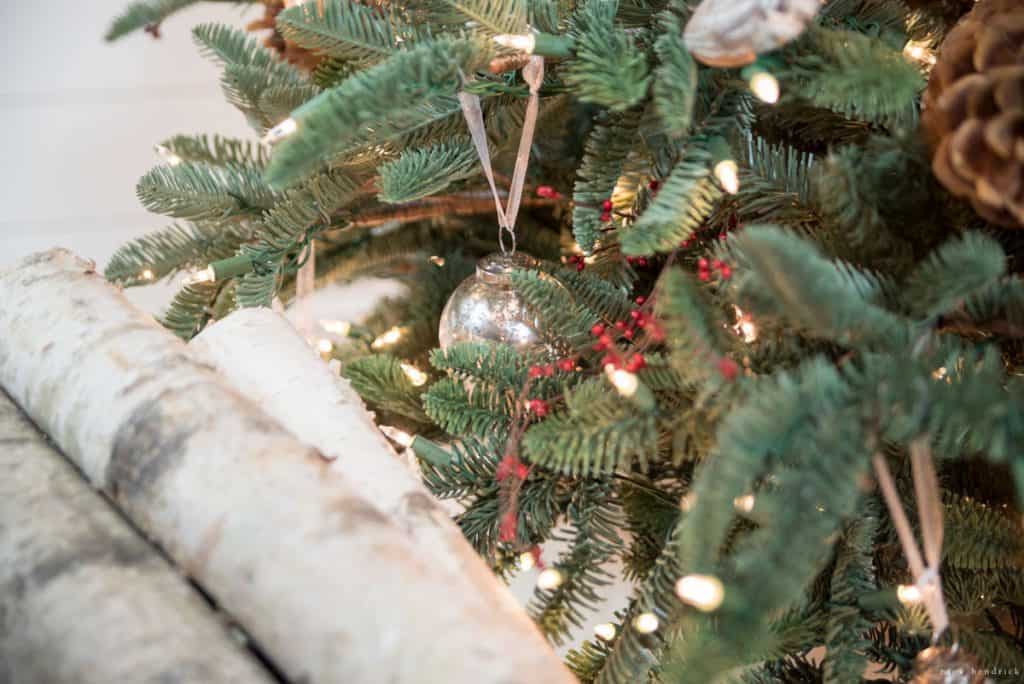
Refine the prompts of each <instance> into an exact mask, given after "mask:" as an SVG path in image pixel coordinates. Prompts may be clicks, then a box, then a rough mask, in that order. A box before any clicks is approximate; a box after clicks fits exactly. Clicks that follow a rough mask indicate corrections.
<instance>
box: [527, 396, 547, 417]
mask: <svg viewBox="0 0 1024 684" xmlns="http://www.w3.org/2000/svg"><path fill="white" fill-rule="evenodd" d="M528 406H529V407H530V410H531V411H532V412H534V413H536V414H537V417H538V418H543V417H544V416H546V415H548V413H550V412H551V407H550V406H548V402H546V401H544V400H543V399H531V400H530V403H529V404H528Z"/></svg>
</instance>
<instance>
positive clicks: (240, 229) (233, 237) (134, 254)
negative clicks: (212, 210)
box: [103, 222, 252, 287]
mask: <svg viewBox="0 0 1024 684" xmlns="http://www.w3.org/2000/svg"><path fill="white" fill-rule="evenodd" d="M251 236H252V229H251V228H250V227H249V226H247V225H246V224H245V223H241V222H236V223H190V224H186V225H184V226H181V225H178V224H173V225H170V226H168V227H167V228H163V229H161V230H158V231H155V232H152V233H150V234H148V235H144V236H142V237H140V238H136V239H134V240H132V241H130V242H128V243H126V244H124V245H122V246H121V247H119V248H118V250H117V251H116V252H114V255H113V256H112V257H110V263H108V264H107V267H106V269H105V270H104V273H103V275H104V277H106V279H107V280H110V281H112V282H117V283H119V284H121V285H124V286H126V287H131V286H135V285H145V284H148V283H150V282H152V281H154V280H160V279H162V278H166V277H168V276H171V275H174V274H176V273H179V272H181V271H183V270H186V269H193V268H205V267H206V266H208V265H209V264H210V263H211V262H213V261H217V260H218V259H226V258H228V257H230V256H233V255H234V254H235V252H236V251H238V248H239V246H240V245H241V244H242V243H243V242H244V241H246V240H248V239H250V238H251ZM147 272H148V273H147Z"/></svg>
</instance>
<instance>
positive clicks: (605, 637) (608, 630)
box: [594, 622, 615, 641]
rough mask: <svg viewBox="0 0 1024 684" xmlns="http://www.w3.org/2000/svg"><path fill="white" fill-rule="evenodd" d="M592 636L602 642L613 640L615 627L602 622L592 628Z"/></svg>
mask: <svg viewBox="0 0 1024 684" xmlns="http://www.w3.org/2000/svg"><path fill="white" fill-rule="evenodd" d="M594 634H595V635H596V636H597V638H598V639H601V640H602V641H611V640H612V639H614V638H615V625H613V624H612V623H610V622H602V623H601V624H599V625H597V626H596V627H594Z"/></svg>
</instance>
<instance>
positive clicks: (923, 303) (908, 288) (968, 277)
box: [904, 233, 1006, 318]
mask: <svg viewBox="0 0 1024 684" xmlns="http://www.w3.org/2000/svg"><path fill="white" fill-rule="evenodd" d="M1005 273H1006V255H1005V254H1004V253H1003V248H1002V247H1001V246H1000V245H999V243H998V242H996V241H995V240H993V239H992V238H990V237H987V236H985V235H983V234H981V233H965V234H964V235H963V236H961V237H960V238H957V239H954V240H950V241H949V242H947V243H946V244H944V245H942V246H941V247H940V248H939V249H937V250H935V251H934V252H932V253H931V254H930V255H929V256H928V258H927V259H925V260H924V262H923V263H921V264H920V265H919V266H918V267H917V268H916V269H915V270H914V272H913V273H912V274H911V275H910V278H908V280H907V283H906V285H905V288H904V301H905V302H906V306H907V308H908V309H909V310H910V312H911V314H913V315H915V316H921V317H928V318H930V317H932V316H937V315H939V314H942V313H946V312H949V311H951V310H953V309H955V308H956V307H958V306H959V305H960V304H961V303H962V302H963V301H964V300H965V299H967V298H969V297H972V296H973V295H976V294H978V293H981V292H984V291H986V289H987V288H989V287H991V286H992V285H994V284H997V283H999V282H1001V281H1002V279H1003V276H1004V275H1005Z"/></svg>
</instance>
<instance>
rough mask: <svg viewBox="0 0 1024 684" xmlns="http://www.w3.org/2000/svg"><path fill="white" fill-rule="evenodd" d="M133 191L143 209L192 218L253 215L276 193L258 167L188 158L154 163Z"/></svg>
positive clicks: (268, 202)
mask: <svg viewBox="0 0 1024 684" xmlns="http://www.w3.org/2000/svg"><path fill="white" fill-rule="evenodd" d="M136 192H137V194H138V197H139V200H140V201H141V202H142V204H143V206H145V207H146V209H148V210H150V211H152V212H155V213H158V214H165V215H167V216H174V217H175V218H183V219H192V220H203V219H211V220H216V219H224V218H227V217H230V216H252V215H253V214H258V213H259V212H260V211H262V210H264V209H268V208H270V207H271V206H272V205H273V203H274V202H275V200H276V199H277V197H278V195H277V193H275V192H274V191H273V190H271V189H270V188H269V187H267V185H266V184H265V183H264V182H263V178H262V177H261V175H260V172H259V170H258V169H253V168H248V167H240V166H231V167H224V166H212V165H210V164H204V163H189V162H186V163H182V164H179V165H177V166H157V167H155V168H154V169H152V170H151V171H150V172H149V173H147V174H146V175H145V176H143V177H142V178H141V179H140V180H139V184H138V187H137V188H136Z"/></svg>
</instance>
